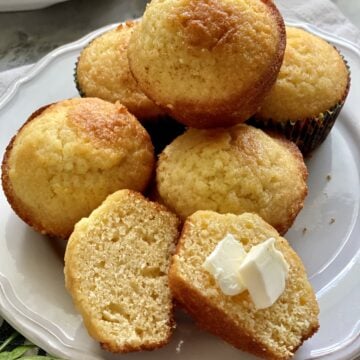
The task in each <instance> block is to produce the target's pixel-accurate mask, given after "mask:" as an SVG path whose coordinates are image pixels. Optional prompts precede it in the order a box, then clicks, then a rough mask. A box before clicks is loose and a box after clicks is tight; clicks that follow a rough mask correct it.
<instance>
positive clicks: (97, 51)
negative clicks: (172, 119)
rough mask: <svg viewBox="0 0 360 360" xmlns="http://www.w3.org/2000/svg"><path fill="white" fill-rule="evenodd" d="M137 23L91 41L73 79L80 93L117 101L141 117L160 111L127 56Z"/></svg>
mask: <svg viewBox="0 0 360 360" xmlns="http://www.w3.org/2000/svg"><path fill="white" fill-rule="evenodd" d="M136 24H137V23H136V22H132V21H128V22H126V23H124V24H121V25H119V26H118V27H117V28H116V29H114V30H110V31H108V32H106V33H105V34H103V35H101V36H99V37H98V38H96V39H95V40H94V41H92V42H91V43H90V44H89V45H88V46H87V47H86V48H85V49H84V50H83V51H82V52H81V55H80V58H79V61H78V64H77V68H76V80H77V83H78V87H79V89H80V91H81V93H82V95H83V96H90V97H98V98H101V99H103V100H107V101H110V102H116V101H120V102H121V103H122V104H123V105H125V106H126V107H127V108H128V110H129V111H130V112H131V113H132V114H134V115H135V116H137V117H138V118H139V119H141V120H143V119H144V120H146V119H151V118H155V117H157V116H159V115H160V114H161V113H162V111H161V110H160V108H158V107H157V106H156V105H155V104H154V103H153V102H152V101H151V100H149V99H148V98H147V97H146V96H145V95H144V93H143V92H142V91H141V90H140V89H139V87H138V85H137V84H136V81H135V79H134V78H133V76H132V74H131V72H130V69H129V63H128V59H127V48H128V43H129V40H130V36H131V34H132V31H133V29H134V27H135V26H136Z"/></svg>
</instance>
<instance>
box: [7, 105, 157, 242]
mask: <svg viewBox="0 0 360 360" xmlns="http://www.w3.org/2000/svg"><path fill="white" fill-rule="evenodd" d="M63 108H66V109H67V110H66V111H68V113H66V114H67V115H65V117H63V118H61V121H62V123H61V124H62V125H61V126H60V125H59V122H58V120H59V117H61V115H59V111H60V109H63ZM54 109H55V110H54ZM52 111H54V114H53V113H51V112H52ZM106 112H107V114H106ZM64 114H65V111H64ZM41 116H48V117H49V121H52V120H51V119H52V118H53V117H56V116H57V118H56V120H54V121H56V124H57V125H54V124H53V127H52V128H51V127H49V126H47V125H46V126H45V127H46V129H48V130H49V129H51V131H53V133H52V134H51V135H49V134H48V136H53V135H54V134H55V128H56V127H59V126H60V127H59V129H58V130H59V131H58V133H57V134H56V136H57V137H56V138H54V141H55V142H56V145H54V144H53V143H52V142H50V141H49V140H48V139H47V140H46V143H47V144H50V145H49V147H48V148H47V153H45V152H44V149H43V148H42V147H41V146H39V144H35V143H34V141H35V140H34V141H31V142H30V143H29V141H28V142H27V145H26V146H25V145H23V144H22V145H21V149H22V150H21V151H22V153H21V155H19V157H18V156H17V159H18V161H19V164H20V165H17V170H19V171H23V173H24V174H25V173H26V176H24V175H23V176H21V179H20V178H19V175H18V174H17V175H16V181H17V183H18V185H17V186H18V189H20V190H21V191H20V193H19V191H15V189H14V184H13V183H12V180H11V178H10V171H11V164H10V158H11V154H12V153H13V152H14V151H15V150H14V146H15V141H16V139H17V138H18V137H20V136H22V134H23V132H24V130H25V129H26V128H27V127H28V126H29V124H30V123H32V121H33V120H35V119H38V118H39V117H41ZM107 120H108V121H107ZM110 123H111V124H110ZM45 127H43V128H41V130H40V131H38V130H39V129H38V130H36V133H35V135H34V136H35V137H36V136H37V137H36V141H38V139H39V136H38V135H39V134H41V132H42V131H46V130H44V128H45ZM60 128H61V130H64V129H66V130H67V131H68V133H69V132H71V137H70V138H69V139H68V138H67V136H68V133H67V134H65V135H61V134H59V133H60V132H61V131H60ZM49 131H50V130H49ZM124 134H125V135H124ZM28 135H29V134H27V135H26V136H27V139H29V138H32V136H31V135H30V137H29V136H28ZM41 136H42V135H41ZM41 136H40V137H41ZM54 136H55V135H54ZM62 136H63V138H61V137H62ZM131 138H132V139H133V140H134V141H133V142H131ZM59 140H60V141H59ZM68 140H69V143H70V146H68V147H66V145H67V141H68ZM55 142H54V143H55ZM59 143H61V144H59ZM89 143H90V144H92V145H93V147H92V149H91V147H90V146H88V145H87V144H89ZM132 143H133V144H132ZM136 144H137V145H136ZM140 145H142V147H141V146H140ZM23 146H25V147H23ZM134 146H135V150H136V151H137V150H139V151H138V153H137V155H136V157H138V161H134V162H133V164H130V162H129V159H128V160H127V158H129V155H127V153H130V152H132V149H133V148H134ZM65 147H66V150H64V149H65ZM81 147H82V148H81ZM127 147H128V148H127ZM34 149H37V150H36V151H42V153H41V155H40V156H39V157H37V156H34V154H35V150H34ZM49 149H50V150H49ZM65 151H66V160H64V159H65V155H64V153H63V152H65ZM153 151H154V150H153V146H152V143H151V140H150V137H149V135H148V134H147V132H146V131H145V129H144V128H142V126H141V125H140V124H139V123H138V122H137V120H136V119H135V118H134V117H133V116H132V115H131V114H130V113H128V112H127V110H126V108H125V107H124V106H122V105H120V104H117V105H114V104H111V103H107V102H105V101H103V100H100V99H95V98H86V99H78V98H76V99H70V100H63V101H61V102H58V103H55V104H50V105H47V106H44V107H42V108H40V109H38V110H37V111H35V112H34V113H33V114H32V115H31V116H30V117H29V118H28V119H27V121H26V122H25V123H24V124H23V125H22V127H21V128H20V129H19V130H18V132H17V134H16V135H15V136H14V137H13V138H12V139H11V141H10V143H9V145H8V146H7V148H6V151H5V154H4V158H3V162H2V186H3V189H4V193H5V195H6V197H7V199H8V202H9V204H10V206H11V207H12V209H13V210H14V211H15V213H16V214H17V215H18V216H19V217H20V218H21V219H22V220H23V221H25V222H26V223H27V224H28V225H30V226H31V227H33V228H34V229H35V230H36V231H38V232H40V233H42V234H47V235H49V236H52V237H59V238H67V237H68V236H69V235H70V233H71V232H72V230H73V226H74V224H75V223H76V222H77V221H78V220H79V219H80V218H81V217H83V216H85V215H88V214H89V212H91V210H93V208H94V207H96V206H97V205H98V201H99V203H101V201H102V200H103V199H104V198H105V197H106V196H107V195H108V193H106V194H105V193H104V194H105V195H104V197H102V195H100V194H101V193H103V192H104V191H105V192H106V191H107V190H108V191H110V192H113V191H115V190H118V189H119V188H122V187H121V184H124V181H125V182H127V179H128V177H129V179H130V176H132V177H136V181H135V180H129V182H131V184H130V183H127V184H126V186H123V187H131V188H133V189H135V190H139V191H144V190H145V189H146V187H147V185H148V182H149V181H150V177H151V175H152V172H153V166H154V162H155V159H154V153H153ZM59 153H60V155H61V157H59V156H58V154H59ZM31 154H33V155H32V158H31V159H29V161H31V163H29V162H25V160H24V159H25V158H26V159H27V158H29V157H30V155H31ZM54 154H55V155H56V156H57V158H53V155H54ZM132 156H133V155H132ZM40 157H41V159H40ZM101 157H103V161H99V159H100V158H101ZM49 159H50V160H49ZM77 161H80V163H76V162H77ZM81 161H83V162H82V163H81ZM92 161H95V163H94V164H93V163H92ZM106 161H109V163H106ZM68 163H69V165H70V166H72V167H73V169H74V170H73V171H71V169H70V170H67V169H66V168H65V166H66V165H68ZM35 164H36V165H35ZM49 164H50V165H49ZM61 166H63V168H61ZM31 167H34V169H33V170H34V171H33V173H31V174H30V173H29V169H31ZM122 167H124V168H126V174H124V175H123V178H116V179H112V180H110V179H108V177H107V175H108V176H112V175H116V174H118V172H119V171H121V168H122ZM40 170H41V171H43V173H40V172H39V173H36V171H40ZM98 172H102V174H103V177H102V179H101V181H103V182H102V183H101V184H100V185H99V188H97V186H98V185H97V183H98V182H99V181H100V180H99V179H97V173H98ZM113 173H114V174H113ZM130 173H131V174H132V175H130ZM135 173H136V174H135ZM72 174H73V175H72ZM35 175H36V176H37V177H36V176H35ZM125 175H126V176H125ZM55 177H56V179H55V180H54V178H55ZM80 178H81V179H82V180H85V179H87V181H88V182H89V183H88V184H87V186H90V182H91V181H92V180H94V184H93V187H92V189H91V192H92V195H91V196H92V197H91V198H88V199H87V198H86V197H87V195H86V193H87V192H86V190H84V189H83V190H82V189H81V188H82V184H81V182H80V180H79V179H80ZM34 179H36V180H34ZM13 180H14V179H13ZM78 180H79V181H78ZM19 181H21V182H22V184H21V186H20V185H19ZM51 181H57V182H56V183H54V182H52V183H51V185H50V182H51ZM36 182H39V184H41V186H40V185H39V184H37V183H36ZM115 184H117V185H115ZM52 186H56V191H58V192H57V193H55V190H54V188H53V187H52ZM116 186H119V187H117V188H115V187H116ZM40 187H41V189H40ZM71 187H73V191H71V190H70V188H71ZM110 188H112V189H110ZM106 189H107V190H106ZM80 190H81V191H80ZM97 190H98V191H97ZM31 192H32V194H31V195H30V193H31ZM34 192H35V193H36V194H37V195H36V194H35V193H34ZM24 194H25V196H26V197H29V196H30V197H31V199H32V200H33V201H32V202H31V203H30V202H29V200H26V201H25V200H24ZM44 194H45V195H44ZM46 194H47V195H46ZM78 194H80V195H78ZM42 196H44V198H42ZM78 196H79V197H78ZM99 197H102V199H99ZM71 198H73V202H72V203H71ZM66 201H67V203H66ZM29 204H30V205H29ZM66 204H67V205H66ZM91 204H95V205H93V206H94V207H92V206H91ZM45 205H46V206H47V210H44V209H45ZM50 208H51V209H50ZM74 208H75V209H76V210H74V211H73V209H74ZM61 209H62V210H63V211H62V210H61ZM50 213H51V215H50ZM55 213H56V215H54V214H55Z"/></svg>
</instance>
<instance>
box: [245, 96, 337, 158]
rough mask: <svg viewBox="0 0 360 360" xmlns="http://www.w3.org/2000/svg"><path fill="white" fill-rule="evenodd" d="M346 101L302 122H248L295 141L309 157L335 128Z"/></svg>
mask: <svg viewBox="0 0 360 360" xmlns="http://www.w3.org/2000/svg"><path fill="white" fill-rule="evenodd" d="M343 105H344V101H342V102H340V103H338V104H336V105H335V106H333V107H332V108H331V109H330V110H328V111H326V112H324V113H321V114H320V115H319V116H317V117H313V118H308V119H305V120H300V121H290V120H289V121H283V122H279V121H274V120H272V119H270V120H261V119H256V118H252V119H250V120H249V121H248V123H249V124H250V125H253V126H255V127H258V128H261V129H263V130H267V129H268V130H272V131H276V132H278V133H281V134H283V135H284V136H285V137H286V138H287V139H289V140H291V141H293V142H294V143H295V144H296V145H297V146H298V147H299V149H300V151H301V152H302V153H303V155H307V154H309V153H310V152H312V151H313V150H314V149H315V148H316V147H318V146H319V145H320V144H321V143H322V142H323V141H324V140H325V139H326V137H327V136H328V135H329V133H330V130H331V129H332V127H333V126H334V123H335V120H336V118H337V117H338V115H339V113H340V111H341V109H342V107H343Z"/></svg>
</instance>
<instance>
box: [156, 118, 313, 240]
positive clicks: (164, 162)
mask: <svg viewBox="0 0 360 360" xmlns="http://www.w3.org/2000/svg"><path fill="white" fill-rule="evenodd" d="M306 179H307V169H306V166H305V164H304V161H303V158H302V155H301V153H300V151H299V150H298V148H297V147H296V146H295V145H294V144H293V143H292V142H290V141H288V140H285V139H283V138H281V137H270V136H269V135H267V134H265V133H264V132H263V131H261V130H259V129H256V128H254V127H251V126H248V125H244V124H239V125H236V126H234V127H232V128H227V129H212V130H197V129H189V130H187V131H186V132H185V134H183V135H181V136H179V137H178V138H177V139H175V140H174V141H173V142H172V143H171V144H170V145H168V146H167V147H166V148H165V150H164V151H163V152H162V154H161V155H160V157H159V161H158V164H157V170H156V181H157V190H158V194H159V195H160V197H161V200H162V201H163V203H164V204H166V205H167V206H168V207H169V208H170V209H172V210H173V211H174V212H176V213H177V214H178V215H179V216H180V217H181V218H182V219H185V218H186V217H187V216H189V215H191V214H192V213H194V212H195V211H197V210H214V211H217V212H219V213H234V214H241V213H243V212H254V213H257V214H259V215H260V216H261V217H262V218H263V219H264V220H265V221H267V222H268V223H269V224H271V225H272V226H274V227H275V228H276V229H277V230H278V231H279V232H280V233H282V234H283V233H285V232H286V231H287V230H288V228H289V227H290V226H291V225H292V223H293V221H294V219H295V217H296V215H297V214H298V212H299V211H300V210H301V209H302V207H303V203H304V198H305V196H306V194H307V185H306Z"/></svg>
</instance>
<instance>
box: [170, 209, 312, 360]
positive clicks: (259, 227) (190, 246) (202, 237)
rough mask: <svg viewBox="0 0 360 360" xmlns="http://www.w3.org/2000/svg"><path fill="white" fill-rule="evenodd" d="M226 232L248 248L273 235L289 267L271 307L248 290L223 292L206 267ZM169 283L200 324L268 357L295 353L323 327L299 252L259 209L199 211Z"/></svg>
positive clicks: (186, 229) (283, 359)
mask: <svg viewBox="0 0 360 360" xmlns="http://www.w3.org/2000/svg"><path fill="white" fill-rule="evenodd" d="M227 234H231V235H233V237H234V238H235V239H236V240H237V241H238V242H239V243H241V244H242V245H243V247H244V249H245V251H247V252H248V251H250V250H251V248H252V247H253V246H255V245H258V244H260V243H262V242H264V241H266V240H267V239H269V238H274V239H275V247H276V249H277V250H278V251H280V252H281V254H282V256H283V257H284V259H285V261H286V262H287V264H288V266H289V270H288V274H287V279H286V282H285V288H284V291H283V292H282V294H281V295H280V297H279V298H278V299H277V300H276V301H275V303H274V304H273V305H271V306H270V307H267V308H264V309H257V308H256V306H255V305H254V302H253V299H252V297H251V296H250V294H249V292H248V290H245V291H244V292H242V293H240V294H238V295H235V296H228V295H225V294H224V293H223V292H222V291H221V290H220V288H219V287H218V286H217V284H216V282H215V280H214V277H213V276H212V275H211V274H210V273H208V272H207V271H206V270H205V269H204V267H203V263H204V261H205V259H206V258H207V256H209V255H210V254H211V253H212V251H214V249H215V247H216V246H217V244H218V243H219V242H220V241H221V240H222V239H223V238H224V237H225V236H226V235H227ZM269 261H270V260H269ZM263 266H264V267H265V266H266V265H264V264H263ZM270 268H271V267H270ZM255 278H256V277H255ZM169 282H170V287H171V290H172V293H173V295H174V297H175V299H176V300H177V301H178V302H179V303H180V304H181V305H182V306H183V307H184V308H185V309H186V310H187V311H188V312H189V313H190V315H191V316H192V317H193V318H194V319H195V320H196V322H197V323H198V324H199V325H200V327H202V328H204V329H206V330H208V331H210V332H212V333H213V334H215V335H218V336H220V337H221V338H222V339H224V340H225V341H227V342H229V343H230V344H232V345H233V346H235V347H237V348H239V349H242V350H245V351H248V352H251V353H253V354H255V355H257V356H260V357H262V358H264V359H273V360H287V359H290V358H292V357H293V355H294V352H295V351H296V350H297V349H298V347H299V346H301V344H302V343H303V341H305V340H306V339H308V338H309V337H311V336H312V335H313V334H314V333H315V332H316V331H317V329H318V328H319V320H318V315H319V306H318V304H317V301H316V297H315V294H314V291H313V289H312V287H311V284H310V283H309V280H308V279H307V274H306V271H305V268H304V265H303V264H302V261H301V259H300V257H299V256H298V255H297V254H296V252H295V251H294V250H293V249H292V248H291V246H290V245H289V244H288V242H287V241H286V239H284V238H282V237H280V236H279V234H278V233H277V231H276V230H275V229H274V228H272V227H271V226H270V225H269V224H267V223H266V222H265V221H264V220H262V219H261V218H260V217H259V216H257V215H255V214H249V213H245V214H242V215H239V216H237V215H234V214H226V215H225V214H218V213H215V212H212V211H198V212H196V213H195V214H193V215H191V216H190V217H189V218H188V219H187V220H186V222H185V225H184V228H183V231H182V234H181V237H180V239H179V243H178V245H177V249H176V253H175V255H174V256H173V260H172V264H171V267H170V271H169ZM239 358H241V356H239Z"/></svg>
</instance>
